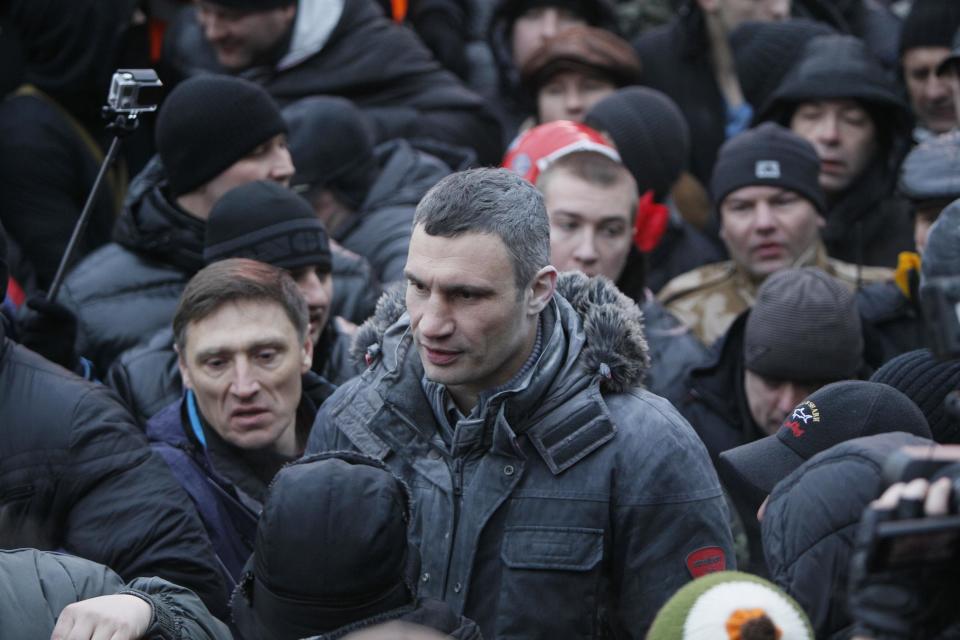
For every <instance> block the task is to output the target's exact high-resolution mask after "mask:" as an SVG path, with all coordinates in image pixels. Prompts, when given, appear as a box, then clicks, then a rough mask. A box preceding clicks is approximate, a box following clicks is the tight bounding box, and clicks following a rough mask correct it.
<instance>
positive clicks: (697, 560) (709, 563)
mask: <svg viewBox="0 0 960 640" xmlns="http://www.w3.org/2000/svg"><path fill="white" fill-rule="evenodd" d="M687 570H688V571H690V575H691V576H693V577H694V578H699V577H701V576H705V575H707V574H708V573H716V572H717V571H726V570H727V557H726V556H725V555H724V553H723V549H721V548H720V547H703V548H702V549H697V550H696V551H694V552H693V553H691V554H690V555H688V556H687Z"/></svg>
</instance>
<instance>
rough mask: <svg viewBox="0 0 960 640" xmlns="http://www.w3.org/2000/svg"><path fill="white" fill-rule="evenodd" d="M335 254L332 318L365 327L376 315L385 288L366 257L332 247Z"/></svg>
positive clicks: (331, 304) (331, 250)
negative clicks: (363, 324)
mask: <svg viewBox="0 0 960 640" xmlns="http://www.w3.org/2000/svg"><path fill="white" fill-rule="evenodd" d="M330 252H331V253H332V254H333V273H332V275H333V300H332V301H331V302H330V317H333V318H335V317H337V316H340V317H341V318H345V319H347V320H349V321H350V322H352V323H353V324H361V323H362V322H363V321H364V320H366V319H367V318H369V317H370V316H372V315H373V311H374V309H376V308H377V300H378V299H379V298H380V294H381V293H382V292H383V287H382V285H381V284H380V281H379V280H378V279H377V276H376V275H374V273H373V268H372V267H371V266H370V263H369V262H368V261H367V259H366V258H362V257H360V256H358V255H357V254H355V253H354V252H352V251H347V250H346V249H344V248H343V247H340V246H334V245H331V247H330Z"/></svg>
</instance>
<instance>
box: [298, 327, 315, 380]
mask: <svg viewBox="0 0 960 640" xmlns="http://www.w3.org/2000/svg"><path fill="white" fill-rule="evenodd" d="M300 357H301V360H300V375H303V374H305V373H306V372H307V371H310V367H312V366H313V340H312V339H311V338H310V334H306V335H305V336H304V338H303V346H302V347H301V349H300Z"/></svg>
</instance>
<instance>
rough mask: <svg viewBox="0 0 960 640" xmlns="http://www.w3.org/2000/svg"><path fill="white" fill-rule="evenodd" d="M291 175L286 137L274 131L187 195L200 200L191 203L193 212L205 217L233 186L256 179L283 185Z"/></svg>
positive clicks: (288, 180) (288, 181)
mask: <svg viewBox="0 0 960 640" xmlns="http://www.w3.org/2000/svg"><path fill="white" fill-rule="evenodd" d="M292 177H293V160H292V159H291V158H290V151H288V150H287V136H286V135H285V134H282V133H281V134H277V135H275V136H273V137H272V138H270V139H269V140H266V141H264V142H263V143H261V144H259V145H257V146H256V147H255V148H254V149H252V150H251V151H250V153H248V154H247V155H246V156H244V157H243V158H240V159H239V160H237V161H236V162H234V163H233V164H232V165H230V166H229V167H227V168H226V169H224V170H223V172H221V173H220V174H219V175H218V176H217V177H215V178H213V179H212V180H210V181H209V182H207V183H206V184H204V185H202V186H200V187H199V188H198V189H197V190H196V191H194V192H192V193H191V194H188V196H195V197H193V198H192V199H193V200H195V201H197V202H199V203H200V204H199V206H190V207H189V208H188V210H189V211H190V212H191V213H193V214H194V215H198V216H200V217H203V218H206V216H207V215H209V213H210V209H211V208H212V207H213V205H214V204H216V202H217V200H219V199H220V197H221V196H222V195H223V194H225V193H226V192H227V191H230V190H231V189H233V188H234V187H239V186H241V185H244V184H247V183H248V182H254V181H256V180H273V181H274V182H279V183H280V184H282V185H283V186H285V187H286V186H289V185H290V178H292Z"/></svg>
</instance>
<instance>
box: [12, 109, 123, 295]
mask: <svg viewBox="0 0 960 640" xmlns="http://www.w3.org/2000/svg"><path fill="white" fill-rule="evenodd" d="M103 154H104V152H103V149H102V148H101V147H100V141H99V140H96V139H94V138H93V137H92V136H91V135H90V134H89V133H88V132H87V131H86V129H85V128H84V127H83V125H81V124H80V123H79V122H78V121H77V120H76V119H75V118H73V116H71V115H69V114H68V113H67V112H66V111H64V110H63V108H62V107H61V106H59V105H58V104H56V103H55V102H54V101H53V99H52V98H50V97H49V96H47V95H46V94H43V93H39V92H38V93H34V94H21V95H13V96H10V97H8V98H7V99H6V100H3V101H0V223H2V224H3V226H4V228H5V229H6V231H7V233H8V234H9V235H10V238H11V239H13V240H14V241H15V242H16V243H17V245H18V246H19V247H20V250H21V252H22V263H21V264H20V265H16V266H15V269H14V273H13V275H14V277H16V278H17V279H18V281H20V282H21V283H23V284H24V285H25V286H27V287H28V288H37V289H43V290H46V289H49V287H50V283H51V282H52V281H53V276H54V274H55V273H56V271H57V266H58V265H59V264H60V259H61V258H62V257H63V254H64V250H65V249H66V248H67V243H68V242H69V241H70V236H71V234H72V233H73V227H74V225H75V224H76V222H77V219H78V218H79V217H80V212H81V211H82V210H83V205H84V203H85V202H86V199H87V195H88V192H89V191H90V187H91V186H92V185H93V181H94V179H95V177H96V175H97V170H98V169H99V166H100V162H101V161H102V160H103ZM118 177H119V176H118V174H117V173H116V172H113V171H111V172H110V173H108V174H107V180H105V182H104V184H103V186H102V187H101V191H100V193H99V195H98V197H97V199H96V200H95V201H94V206H93V210H92V212H91V214H90V219H89V222H88V225H87V229H86V231H85V233H84V235H83V236H82V238H81V242H80V244H79V246H78V249H77V256H78V257H82V256H84V255H87V254H88V253H90V252H91V251H93V250H94V249H96V248H97V247H99V246H101V245H104V244H106V243H107V242H109V241H110V232H111V230H112V229H113V224H114V221H115V220H116V218H117V213H118V210H119V200H118V198H117V194H119V193H122V192H123V189H124V188H125V187H126V185H125V184H121V183H119V181H118ZM34 277H35V278H36V280H35V281H33V278H34Z"/></svg>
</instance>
